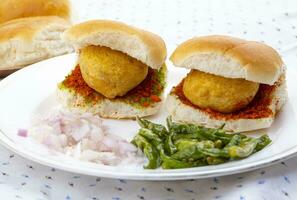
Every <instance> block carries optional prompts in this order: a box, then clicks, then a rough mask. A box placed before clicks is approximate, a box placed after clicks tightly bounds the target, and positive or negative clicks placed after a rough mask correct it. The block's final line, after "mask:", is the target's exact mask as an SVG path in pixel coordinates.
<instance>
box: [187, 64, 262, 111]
mask: <svg viewBox="0 0 297 200" xmlns="http://www.w3.org/2000/svg"><path fill="white" fill-rule="evenodd" d="M258 89H259V83H255V82H251V81H247V80H244V79H232V78H225V77H222V76H216V75H212V74H209V73H204V72H201V71H198V70H191V72H190V73H189V74H188V75H187V77H186V78H185V80H184V84H183V93H184V95H185V96H186V98H187V99H188V100H189V101H191V102H192V103H193V104H194V105H197V106H199V107H200V108H204V109H211V110H215V111H219V112H222V113H231V112H234V111H237V110H240V109H241V108H243V107H245V106H246V105H248V104H249V103H250V102H251V101H252V100H253V98H254V97H255V95H256V93H257V91H258Z"/></svg>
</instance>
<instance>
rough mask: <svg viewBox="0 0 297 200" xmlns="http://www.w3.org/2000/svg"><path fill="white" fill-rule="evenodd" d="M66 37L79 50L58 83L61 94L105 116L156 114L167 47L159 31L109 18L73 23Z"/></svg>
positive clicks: (68, 103) (74, 104)
mask: <svg viewBox="0 0 297 200" xmlns="http://www.w3.org/2000/svg"><path fill="white" fill-rule="evenodd" d="M64 40H65V41H66V42H67V43H68V44H71V45H73V46H74V47H75V48H76V50H77V51H78V61H77V65H76V67H75V69H74V70H73V71H72V72H71V73H70V74H69V75H68V76H67V77H66V78H65V79H64V80H63V81H62V82H61V83H60V84H59V93H58V95H59V98H60V99H61V101H62V103H63V104H64V105H65V106H67V107H69V108H78V109H80V110H82V111H87V112H92V113H95V114H98V115H100V116H101V117H106V118H135V117H136V116H139V117H142V116H148V115H153V114H155V113H157V112H158V110H159V108H160V105H161V101H162V94H163V91H164V88H165V82H166V80H165V79H166V66H165V59H166V46H165V43H164V41H163V40H162V39H161V38H160V37H159V36H157V35H155V34H153V33H150V32H147V31H144V30H141V29H138V28H135V27H132V26H129V25H126V24H123V23H120V22H115V21H109V20H93V21H88V22H84V23H81V24H78V25H75V26H73V27H72V28H70V29H69V30H67V31H66V32H65V33H64Z"/></svg>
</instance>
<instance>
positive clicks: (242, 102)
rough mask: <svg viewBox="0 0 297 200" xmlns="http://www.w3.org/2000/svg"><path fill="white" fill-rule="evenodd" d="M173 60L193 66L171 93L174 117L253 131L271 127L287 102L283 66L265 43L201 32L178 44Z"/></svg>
mask: <svg viewBox="0 0 297 200" xmlns="http://www.w3.org/2000/svg"><path fill="white" fill-rule="evenodd" d="M170 60H171V61H172V62H173V64H174V65H175V66H177V67H184V68H189V69H191V71H190V72H189V73H188V75H187V76H186V77H185V78H184V79H183V80H182V81H181V82H180V83H179V84H178V85H177V86H176V87H174V88H173V89H172V90H171V92H170V94H169V96H168V98H167V103H166V105H167V109H168V111H169V113H170V114H171V115H172V118H173V119H174V120H176V121H180V122H185V123H194V124H199V125H203V126H207V127H211V128H218V127H221V126H222V125H224V129H225V130H228V131H235V132H237V131H240V132H241V131H251V130H256V129H262V128H267V127H270V126H271V124H272V122H273V120H274V118H275V115H276V113H277V112H278V111H279V110H280V109H281V107H282V106H283V105H284V103H285V100H286V97H287V91H286V82H285V66H284V64H283V62H282V59H281V57H280V56H279V54H278V53H277V52H276V51H275V50H274V49H272V48H271V47H269V46H267V45H265V44H261V43H258V42H252V41H246V40H242V39H238V38H233V37H228V36H219V35H214V36H205V37H197V38H193V39H191V40H188V41H186V42H184V43H183V44H181V45H179V46H178V47H177V48H176V50H175V51H174V52H173V54H172V55H171V58H170Z"/></svg>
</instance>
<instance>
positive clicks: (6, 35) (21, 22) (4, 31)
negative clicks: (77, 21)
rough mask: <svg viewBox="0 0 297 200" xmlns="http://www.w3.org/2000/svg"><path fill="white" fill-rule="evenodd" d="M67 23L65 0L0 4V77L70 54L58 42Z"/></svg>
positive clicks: (68, 14)
mask: <svg viewBox="0 0 297 200" xmlns="http://www.w3.org/2000/svg"><path fill="white" fill-rule="evenodd" d="M70 20H71V9H70V3H69V1H68V0H34V1H32V0H21V1H11V0H1V2H0V76H5V75H8V74H10V73H11V72H13V71H15V70H17V69H20V68H22V67H24V66H26V65H29V64H32V63H35V62H38V61H41V60H44V59H47V58H51V57H54V56H58V55H62V54H66V53H70V52H72V51H73V48H72V47H71V46H70V45H67V44H66V43H65V42H63V41H62V39H61V34H62V33H63V32H64V31H65V30H66V29H67V28H69V27H70V25H71V22H70Z"/></svg>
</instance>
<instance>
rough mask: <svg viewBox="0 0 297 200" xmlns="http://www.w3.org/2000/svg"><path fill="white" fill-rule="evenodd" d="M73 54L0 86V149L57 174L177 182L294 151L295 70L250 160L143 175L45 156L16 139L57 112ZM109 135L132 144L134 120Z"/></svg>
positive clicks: (136, 169)
mask: <svg viewBox="0 0 297 200" xmlns="http://www.w3.org/2000/svg"><path fill="white" fill-rule="evenodd" d="M74 62H75V55H73V54H71V55H66V56H61V57H57V58H53V59H50V60H47V61H44V62H40V63H37V64H35V65H32V66H30V67H27V68H25V69H22V70H20V71H18V72H16V73H14V74H12V75H11V76H9V77H7V78H6V79H4V80H3V81H1V82H0V111H1V118H0V129H1V132H0V141H1V143H2V145H4V146H6V147H7V148H9V149H11V150H12V151H14V152H16V153H18V154H20V155H21V156H23V157H25V158H28V159H31V160H33V161H36V162H39V163H41V164H44V165H48V166H51V167H55V168H58V169H62V170H66V171H71V172H76V173H82V174H87V175H94V176H100V177H109V178H123V179H139V180H176V179H190V178H191V179H192V178H204V177H211V176H221V175H227V174H234V173H239V172H243V171H248V170H252V169H255V168H259V167H263V166H267V165H270V164H272V163H275V162H278V161H280V160H283V159H285V158H288V157H291V156H293V155H294V154H296V152H297V137H296V130H297V119H296V111H297V107H296V106H297V84H296V80H294V78H295V77H297V70H293V69H291V68H289V69H288V73H287V80H288V91H289V100H288V102H287V104H286V105H285V107H284V109H283V111H282V112H281V113H280V114H279V115H278V117H277V120H275V122H274V124H273V126H272V127H271V128H269V129H267V130H261V131H257V133H251V134H253V135H259V133H263V132H266V133H268V134H269V136H270V138H271V139H272V140H273V142H272V144H271V145H269V146H268V147H267V148H265V149H264V150H262V151H260V152H258V153H256V154H254V155H253V156H251V157H249V158H247V159H244V160H240V161H234V162H229V163H225V164H221V165H216V166H206V167H197V168H190V169H178V170H162V169H157V170H144V169H143V168H142V167H141V166H131V167H127V166H118V167H110V166H103V165H99V164H94V163H87V162H82V161H78V160H75V159H73V158H69V157H66V156H64V155H62V154H55V153H52V152H49V151H48V150H47V149H46V148H45V147H43V146H42V145H39V144H37V143H36V142H34V141H32V140H30V139H27V138H21V137H19V136H17V130H18V129H19V128H27V127H28V126H29V125H30V121H31V119H32V117H33V116H34V115H36V114H42V113H45V112H48V111H49V110H51V109H53V108H54V107H57V106H58V105H59V104H58V102H57V101H56V99H55V90H56V85H57V83H58V82H60V81H61V80H63V78H64V76H65V75H67V74H68V73H69V71H70V70H71V69H72V68H73V66H74V64H75V63H74ZM185 72H186V71H185V70H182V69H176V68H173V67H169V80H168V82H169V83H168V88H167V90H166V91H167V92H168V90H169V88H171V86H172V85H173V84H176V83H177V82H179V81H180V80H181V78H182V77H183V76H185ZM166 117H167V113H166V111H165V110H162V111H161V112H160V114H159V115H157V116H154V117H151V118H150V119H151V120H154V121H156V122H162V123H164V121H165V118H166ZM105 123H106V124H107V125H109V127H110V129H111V131H112V132H113V133H117V134H119V135H121V136H122V137H124V138H126V139H129V140H130V139H131V138H132V137H133V135H134V134H135V133H136V132H137V130H138V125H137V124H136V122H135V121H132V120H106V121H105Z"/></svg>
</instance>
